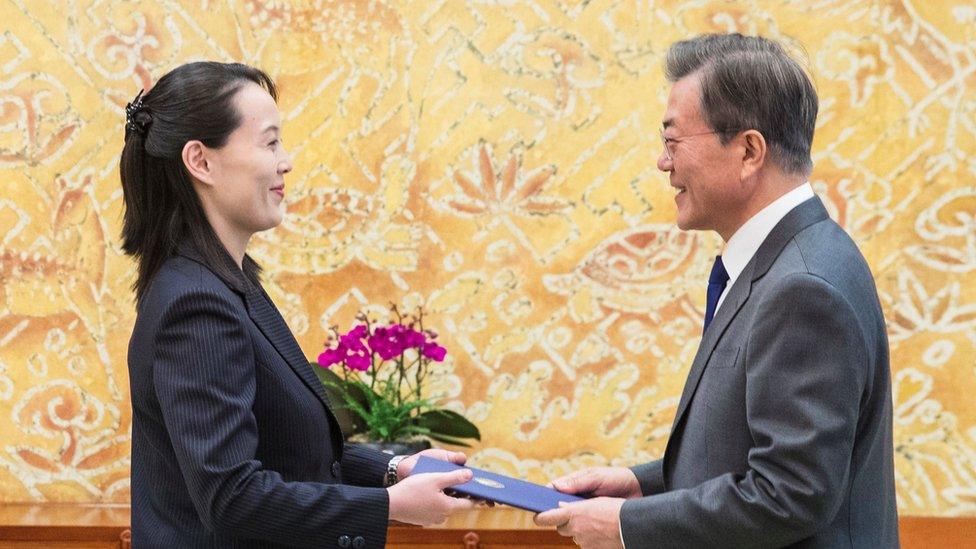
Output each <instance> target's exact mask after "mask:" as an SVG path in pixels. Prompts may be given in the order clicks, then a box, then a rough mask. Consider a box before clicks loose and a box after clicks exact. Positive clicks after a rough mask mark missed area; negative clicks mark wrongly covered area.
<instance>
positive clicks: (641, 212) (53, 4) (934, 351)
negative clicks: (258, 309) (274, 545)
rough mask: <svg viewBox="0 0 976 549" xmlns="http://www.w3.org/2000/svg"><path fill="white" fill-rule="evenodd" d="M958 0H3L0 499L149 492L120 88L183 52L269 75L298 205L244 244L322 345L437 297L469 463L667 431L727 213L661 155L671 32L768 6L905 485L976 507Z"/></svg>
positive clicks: (950, 506)
mask: <svg viewBox="0 0 976 549" xmlns="http://www.w3.org/2000/svg"><path fill="white" fill-rule="evenodd" d="M974 14H976V11H974V10H973V8H972V6H971V2H968V3H967V2H965V1H964V0H939V1H934V2H908V1H906V0H880V1H873V2H848V1H841V0H824V1H820V2H780V1H773V0H756V1H754V2H750V3H748V5H746V4H744V3H730V2H723V1H718V0H702V1H688V0H665V1H662V2H654V3H650V4H648V3H642V2H620V1H618V0H593V1H585V2H584V1H576V2H562V1H539V2H508V1H502V0H497V1H496V0H485V1H479V2H465V1H461V0H448V1H442V2H407V1H402V0H381V1H377V2H362V1H359V0H332V1H328V2H325V1H322V2H319V1H312V0H235V1H231V2H214V1H212V0H202V1H188V0H166V1H165V2H141V1H140V2H127V1H120V0H67V1H54V0H36V1H30V2H26V1H23V0H10V1H8V2H5V3H3V4H0V17H2V18H3V20H4V22H5V28H4V30H3V31H2V32H0V172H2V175H3V176H4V181H5V182H6V184H5V185H4V190H3V191H2V194H0V417H3V418H4V420H3V421H0V494H2V495H0V498H2V499H3V500H5V501H53V502H60V501H102V502H122V501H126V500H127V499H128V497H129V493H128V490H129V484H128V472H129V450H128V448H129V444H130V424H131V409H130V405H129V395H128V379H127V369H126V353H127V344H128V334H129V333H130V331H131V328H132V323H133V321H134V318H135V311H134V307H133V298H132V291H131V285H132V282H133V280H134V274H135V265H134V264H133V262H132V261H131V260H130V259H128V258H126V257H125V256H124V255H123V254H122V253H121V250H120V248H119V240H118V234H119V228H120V222H121V214H122V195H121V189H120V188H119V181H118V160H119V152H120V151H121V147H122V136H123V131H122V106H123V105H125V103H126V102H127V101H129V100H131V98H132V97H133V96H134V95H135V93H136V92H137V91H138V90H139V89H141V88H147V87H149V86H150V85H151V84H152V82H153V80H154V79H155V78H158V77H159V76H160V75H161V74H163V73H164V72H165V71H167V70H169V69H170V68H172V67H174V66H176V65H178V64H180V63H184V62H187V61H191V60H197V59H215V60H221V61H242V62H246V63H250V64H254V65H257V66H260V67H262V68H264V69H266V70H267V71H268V72H269V73H270V74H271V75H272V77H273V78H274V79H275V80H276V82H277V83H278V85H279V91H280V102H279V106H280V109H281V112H282V117H283V120H284V141H285V143H286V144H287V146H288V148H289V150H290V151H291V153H292V154H293V157H294V164H295V169H294V171H293V172H292V173H290V174H289V175H288V176H287V190H286V197H285V208H286V216H285V220H284V222H283V223H282V225H281V226H280V227H278V228H276V229H275V230H273V231H268V232H265V233H261V234H259V235H257V236H256V237H255V238H254V239H253V241H252V243H251V246H250V251H251V253H252V254H253V255H254V257H255V258H256V259H257V260H258V261H259V262H260V263H261V264H262V265H263V266H264V283H265V287H266V288H267V289H268V293H269V295H270V296H271V297H272V299H274V300H275V302H276V303H277V304H278V306H279V308H280V309H281V311H282V314H283V315H284V317H285V318H286V320H287V321H288V323H289V325H290V326H291V327H292V329H293V330H294V332H295V333H296V335H297V337H298V339H299V342H300V343H301V345H302V347H303V348H304V350H305V352H306V354H307V355H308V356H309V357H315V356H316V355H317V354H318V353H319V352H321V350H322V343H323V341H324V340H325V338H326V337H327V334H328V328H329V326H333V325H340V326H348V325H351V322H352V320H353V317H354V315H355V314H356V313H357V312H358V311H361V310H365V311H371V312H373V313H375V314H376V315H380V316H382V314H384V311H388V310H389V305H390V303H391V302H393V303H397V304H400V305H402V306H403V307H405V308H406V309H411V308H415V307H416V306H418V305H421V304H422V305H423V306H424V308H425V310H427V311H428V312H429V316H428V317H426V320H425V322H429V327H430V328H432V329H434V330H435V331H437V333H438V334H439V339H438V341H440V342H441V344H442V345H443V346H444V347H445V348H447V349H448V354H447V357H446V358H445V360H444V362H443V363H440V364H438V366H437V368H434V370H433V371H432V372H431V384H430V389H431V391H432V392H433V393H436V394H437V395H438V396H442V397H444V398H443V400H442V402H444V403H445V406H446V407H447V408H449V409H451V410H454V411H456V412H459V413H462V414H463V415H464V416H465V417H467V418H469V419H471V420H473V421H474V422H476V423H477V424H478V426H479V428H480V430H481V433H482V441H481V443H480V444H479V445H477V446H475V447H474V448H472V449H471V451H470V455H471V461H472V463H473V464H475V465H476V466H482V467H487V468H490V469H493V470H497V471H499V472H502V473H508V474H514V475H518V476H521V477H524V478H528V479H530V480H534V481H546V480H549V479H551V478H552V477H554V476H556V475H558V474H561V473H565V472H568V471H570V470H572V469H575V468H578V467H581V466H586V465H600V464H608V463H609V464H616V465H632V464H634V463H637V462H641V461H645V460H650V459H655V458H657V457H659V456H660V455H661V453H662V452H663V451H664V447H665V443H666V441H667V437H668V433H669V430H670V427H671V422H672V419H673V417H674V413H675V408H676V405H677V401H678V398H679V396H680V394H681V390H682V387H683V385H684V381H685V377H686V375H687V372H688V368H689V366H690V363H691V361H692V359H693V357H694V354H695V351H696V349H697V346H698V343H699V338H700V325H701V324H700V323H701V317H702V315H703V308H704V300H705V283H704V281H705V280H706V278H707V274H708V273H707V269H708V266H709V265H710V263H711V256H713V255H714V254H715V253H717V252H718V250H719V249H720V246H721V242H720V241H719V239H718V238H717V237H716V236H715V235H713V234H708V233H696V232H683V231H680V230H679V229H677V228H676V227H675V226H674V214H675V212H674V202H673V189H671V188H670V187H669V186H668V181H667V177H666V176H665V175H664V174H662V173H660V172H659V171H657V169H656V160H657V156H658V154H659V153H660V147H661V145H660V142H659V140H658V136H657V131H656V128H657V127H658V126H659V124H660V119H661V115H662V113H663V112H664V109H665V106H666V101H667V91H668V85H667V82H666V81H665V79H664V76H663V71H662V65H663V61H664V54H665V52H666V51H667V47H668V45H669V44H671V43H672V42H674V41H676V40H680V39H683V38H688V37H690V36H693V35H696V34H698V33H702V32H735V31H737V32H743V33H762V34H765V35H767V36H770V37H772V38H775V39H777V40H780V41H781V42H783V43H784V44H785V45H786V46H787V48H788V49H789V50H790V51H791V52H794V53H795V55H796V56H797V57H798V58H799V60H800V62H801V64H803V65H804V66H805V67H806V68H807V69H808V70H809V71H810V73H811V74H812V76H813V79H814V81H815V83H816V86H817V91H818V94H819V97H820V103H821V104H820V112H819V115H818V121H817V132H816V138H815V140H814V144H813V159H814V164H815V168H814V172H813V175H812V176H811V183H812V185H813V186H814V189H815V190H816V191H817V193H818V194H819V195H820V196H821V198H822V199H823V201H824V203H825V205H826V206H827V209H828V211H829V212H830V215H831V216H832V217H833V218H834V219H835V220H837V221H838V223H840V224H841V225H842V226H843V227H844V228H845V229H846V230H847V231H848V232H849V233H850V234H851V236H852V237H853V238H854V240H855V241H856V242H857V243H858V244H859V246H860V247H861V249H862V250H863V252H864V254H865V257H866V258H867V260H868V262H869V264H870V266H871V268H872V271H873V272H874V274H875V279H876V281H877V285H878V289H879V294H880V298H881V303H882V306H883V308H884V312H885V315H886V320H887V322H888V335H889V341H890V346H891V368H892V384H893V386H892V395H893V403H894V442H895V467H896V471H895V472H896V482H897V488H898V494H897V495H898V504H899V509H900V511H901V512H902V513H908V514H933V515H974V514H976V473H974V471H976V404H974V401H973V399H972V396H971V395H972V394H974V393H976V284H974V282H973V280H976V277H974V276H973V275H974V271H976V189H974V185H973V181H976V124H974V120H976V100H974V99H973V97H974V90H976V49H974V47H976V46H974V43H973V41H972V36H973V30H974V26H973V21H974Z"/></svg>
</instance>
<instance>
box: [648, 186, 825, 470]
mask: <svg viewBox="0 0 976 549" xmlns="http://www.w3.org/2000/svg"><path fill="white" fill-rule="evenodd" d="M824 219H827V210H826V209H824V207H823V203H822V202H820V199H819V198H817V197H814V198H811V199H809V200H806V201H804V202H803V203H802V204H800V205H798V206H797V207H795V208H793V209H792V210H790V212H789V213H788V214H786V216H785V217H783V219H781V220H780V222H779V223H777V224H776V226H775V227H773V230H772V231H770V233H769V235H768V236H767V237H766V240H764V241H763V243H762V245H760V246H759V249H758V250H756V253H755V255H753V257H752V259H751V260H750V261H749V263H748V264H747V265H746V267H745V269H743V270H742V274H740V275H739V277H738V278H737V279H736V281H735V284H733V285H732V288H730V289H729V293H728V295H727V296H726V297H725V301H723V302H722V306H721V307H719V309H718V313H717V314H716V315H715V318H714V319H712V323H711V324H709V325H708V329H707V330H705V334H704V335H703V336H702V341H701V343H700V344H699V346H698V352H697V353H696V354H695V359H694V360H693V361H692V363H691V370H689V372H688V379H687V381H685V387H684V389H683V390H682V391H681V400H680V401H678V411H677V413H676V414H675V416H674V423H673V424H672V426H671V432H672V434H674V433H675V432H677V430H678V426H679V425H680V423H681V420H682V419H683V418H684V415H685V412H687V411H688V406H689V404H691V399H692V398H693V397H694V395H695V391H696V390H697V389H698V383H699V382H700V381H701V378H702V374H703V373H704V372H705V365H706V364H708V359H709V358H710V357H711V356H712V351H714V350H715V347H716V346H717V345H718V343H719V341H721V339H722V337H723V336H724V335H725V332H726V330H727V329H728V327H729V325H730V324H731V323H732V320H733V319H735V317H736V315H737V314H738V313H739V310H740V309H741V308H742V306H743V305H744V304H745V302H746V300H747V299H749V295H750V294H751V293H752V283H753V282H755V281H756V280H758V279H759V278H761V277H762V276H763V275H764V274H766V272H767V271H768V270H769V268H770V266H772V264H773V261H775V259H776V258H777V257H779V254H780V252H782V251H783V248H784V247H785V246H786V244H787V242H789V241H790V240H792V239H793V237H794V236H796V235H797V233H799V232H800V231H802V230H803V229H805V228H807V227H809V226H810V225H812V224H814V223H816V222H818V221H822V220H824ZM732 336H734V334H732ZM673 438H674V437H673V436H672V437H670V438H669V439H668V447H670V445H671V444H670V443H671V440H672V439H673ZM665 453H667V450H665Z"/></svg>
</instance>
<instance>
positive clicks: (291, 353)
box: [244, 288, 343, 441]
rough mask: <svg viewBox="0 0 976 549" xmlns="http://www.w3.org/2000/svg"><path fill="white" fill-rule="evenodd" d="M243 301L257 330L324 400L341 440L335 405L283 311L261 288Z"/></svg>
mask: <svg viewBox="0 0 976 549" xmlns="http://www.w3.org/2000/svg"><path fill="white" fill-rule="evenodd" d="M244 302H245V304H246V305H247V314H248V315H249V316H250V317H251V320H253V321H254V324H255V325H256V326H257V327H258V329H259V330H261V333H263V334H264V336H265V337H266V338H268V341H270V342H271V345H272V346H273V347H274V348H275V349H276V350H277V351H278V354H280V355H281V357H282V358H284V359H285V362H286V363H287V364H288V366H289V367H291V369H292V371H294V372H295V375H297V376H298V377H299V378H300V379H301V380H302V381H303V382H304V383H305V385H306V386H308V388H309V389H310V390H311V391H312V392H313V393H315V396H316V397H318V399H319V400H320V401H322V404H323V405H324V406H325V410H326V412H328V414H329V420H330V421H331V423H332V427H333V429H334V430H335V431H336V432H337V433H338V435H339V436H338V439H339V441H341V440H342V438H343V436H342V431H341V429H340V427H339V422H338V421H337V420H336V417H335V415H334V414H333V413H332V405H331V402H329V398H328V397H327V396H326V394H325V389H324V388H323V387H322V382H321V381H319V378H318V377H317V376H316V375H315V372H313V371H312V367H311V366H310V365H309V363H308V358H307V357H306V356H305V353H304V352H302V349H301V347H299V346H298V342H297V341H295V337H294V336H293V335H292V334H291V330H289V329H288V325H287V324H285V319H284V318H282V317H281V313H279V312H278V310H277V309H276V308H274V307H273V306H272V305H271V299H270V298H269V297H268V296H267V294H265V293H264V290H262V289H260V288H251V289H250V290H249V291H248V292H247V293H246V294H245V296H244Z"/></svg>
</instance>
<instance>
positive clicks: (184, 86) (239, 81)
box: [119, 61, 278, 302]
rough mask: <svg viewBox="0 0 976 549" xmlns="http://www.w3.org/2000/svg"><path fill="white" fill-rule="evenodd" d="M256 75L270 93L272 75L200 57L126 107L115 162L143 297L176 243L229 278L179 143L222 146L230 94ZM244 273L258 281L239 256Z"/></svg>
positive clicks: (230, 119)
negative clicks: (122, 141)
mask: <svg viewBox="0 0 976 549" xmlns="http://www.w3.org/2000/svg"><path fill="white" fill-rule="evenodd" d="M249 82H253V83H255V84H257V85H259V86H261V87H262V88H264V89H265V90H267V92H268V93H269V94H271V97H273V98H274V99H275V100H277V98H278V94H277V90H276V88H275V85H274V82H273V81H272V80H271V78H270V77H269V76H268V75H267V74H265V73H264V72H262V71H260V70H258V69H255V68H253V67H249V66H247V65H243V64H240V63H217V62H209V61H208V62H197V63H188V64H186V65H182V66H180V67H177V68H175V69H173V70H172V71H170V72H168V73H167V74H166V75H165V76H163V77H162V78H160V79H159V81H158V82H157V83H156V85H155V86H154V87H153V88H152V89H151V90H150V91H148V92H146V94H145V95H142V94H140V95H139V96H137V97H136V99H135V100H134V101H133V102H132V103H130V104H129V105H128V106H127V107H126V130H125V145H124V147H123V148H122V158H121V161H120V163H119V174H120V176H121V179H122V194H123V201H124V204H125V213H124V214H123V218H122V250H123V251H125V253H126V254H128V255H130V256H133V257H135V258H136V260H137V261H138V263H139V273H138V276H137V278H136V282H135V285H134V289H135V292H136V301H137V302H138V301H141V300H142V297H143V295H144V294H145V292H146V289H147V288H148V287H149V283H150V282H151V281H152V277H153V276H154V275H155V274H156V272H157V271H158V270H159V268H160V267H161V266H162V264H163V263H164V262H165V261H166V260H167V259H168V258H169V257H170V256H172V255H173V254H174V253H175V251H176V247H177V245H178V244H180V243H181V242H187V243H188V244H190V245H191V246H193V247H194V248H195V249H196V251H197V252H199V253H200V255H202V256H203V259H204V261H205V262H206V263H207V264H208V267H210V268H211V269H213V270H214V271H216V272H218V273H219V274H223V275H224V276H225V277H227V278H234V275H233V273H231V272H229V267H228V266H227V262H226V261H225V258H226V257H227V255H228V253H227V250H226V249H225V248H224V246H223V244H221V242H220V240H219V239H218V238H217V234H216V233H215V232H214V230H213V228H212V227H211V226H210V223H209V222H208V221H207V217H206V215H205V214H204V211H203V206H202V205H201V203H200V199H199V197H198V196H197V194H196V191H195V190H194V189H193V184H192V183H191V180H190V175H189V173H187V171H186V167H185V166H184V165H183V159H182V152H183V146H184V145H185V144H186V143H187V142H188V141H192V140H199V141H200V142H202V143H203V144H204V145H206V146H207V147H210V148H220V147H222V146H223V145H224V144H225V143H226V142H227V137H228V136H229V135H230V134H231V133H232V132H233V131H234V130H235V129H237V127H238V126H239V125H240V123H241V117H240V116H239V114H238V113H237V110H236V108H235V106H234V103H233V100H234V95H235V94H236V93H237V91H238V90H239V89H240V88H241V87H242V86H244V85H245V84H247V83H249ZM243 269H244V274H245V276H246V277H247V278H248V279H249V280H251V281H252V282H253V283H255V284H256V283H257V281H258V275H259V274H260V267H259V266H258V265H257V263H255V262H254V260H252V259H251V258H250V257H249V256H244V263H243Z"/></svg>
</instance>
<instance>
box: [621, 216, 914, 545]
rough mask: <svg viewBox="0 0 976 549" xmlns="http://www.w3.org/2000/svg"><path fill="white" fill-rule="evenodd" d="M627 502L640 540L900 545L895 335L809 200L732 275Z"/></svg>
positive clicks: (847, 242) (859, 267)
mask: <svg viewBox="0 0 976 549" xmlns="http://www.w3.org/2000/svg"><path fill="white" fill-rule="evenodd" d="M633 470H634V472H635V473H636V475H637V478H638V480H639V481H640V484H641V489H642V491H643V494H644V497H642V498H639V499H633V500H628V501H626V502H625V503H624V505H623V508H622V509H621V512H620V521H621V532H622V534H623V538H624V542H625V544H626V547H627V549H637V548H640V547H782V546H794V547H897V546H898V517H897V514H896V511H895V486H894V464H893V450H892V432H891V381H890V373H889V366H888V341H887V336H886V334H885V324H884V318H883V317H882V314H881V306H880V303H879V301H878V296H877V290H876V289H875V285H874V279H873V278H872V276H871V272H870V270H869V269H868V265H867V263H866V262H865V260H864V258H863V257H862V255H861V253H860V252H859V251H858V249H857V246H856V245H855V244H854V242H853V241H852V240H851V238H850V237H849V236H848V235H847V234H846V233H845V232H844V231H843V229H841V228H840V227H839V226H838V225H837V224H836V223H834V222H833V221H832V220H830V219H829V218H828V216H827V212H826V210H825V209H824V207H823V204H822V203H821V202H820V200H819V199H818V198H812V199H810V200H807V201H806V202H804V203H802V204H800V205H799V206H797V207H796V208H794V209H793V210H792V211H791V212H790V213H788V214H787V215H786V217H784V218H783V219H782V220H781V221H780V222H779V224H778V225H776V227H775V228H774V229H773V231H772V232H771V233H770V234H769V236H768V237H767V238H766V240H765V241H764V242H763V244H762V245H761V246H760V247H759V250H758V251H757V252H756V255H755V256H754V257H753V258H752V260H751V261H750V262H749V264H748V265H747V266H746V268H745V270H743V272H742V274H741V275H740V276H739V278H738V279H736V281H735V284H733V286H732V287H731V288H730V289H729V292H728V295H727V296H726V298H725V301H724V302H723V303H722V306H721V307H720V308H719V310H718V312H717V313H716V316H715V319H714V321H713V322H712V324H711V325H710V326H709V328H708V330H707V331H706V333H705V334H704V336H703V338H702V342H701V346H700V347H699V349H698V354H697V355H696V356H695V360H694V362H693V363H692V365H691V371H690V372H689V374H688V380H687V382H686V384H685V388H684V392H683V393H682V395H681V400H680V402H679V404H678V411H677V415H676V417H675V420H674V425H673V428H672V432H671V437H670V439H669V440H668V444H667V448H666V450H665V452H664V457H663V458H662V459H661V460H658V461H654V462H651V463H647V464H643V465H639V466H637V467H634V468H633Z"/></svg>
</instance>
